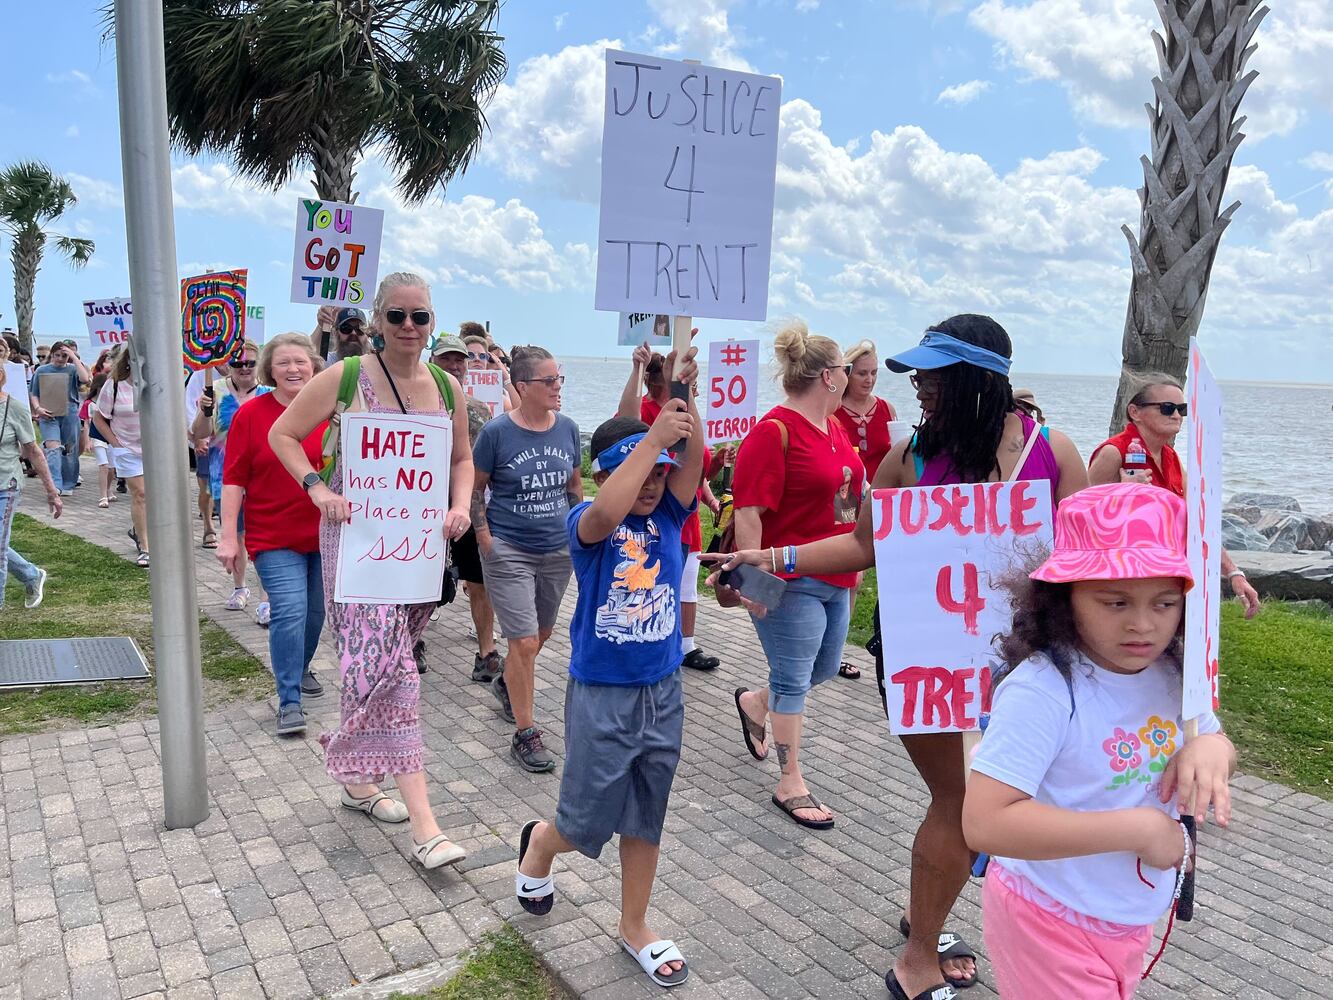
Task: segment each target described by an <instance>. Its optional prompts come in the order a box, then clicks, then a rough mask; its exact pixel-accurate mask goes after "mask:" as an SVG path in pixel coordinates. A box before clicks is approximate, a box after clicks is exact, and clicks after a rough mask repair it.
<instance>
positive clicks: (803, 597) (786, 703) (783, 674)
mask: <svg viewBox="0 0 1333 1000" xmlns="http://www.w3.org/2000/svg"><path fill="white" fill-rule="evenodd" d="M751 618H752V620H753V621H754V630H755V631H756V632H758V633H759V644H760V645H761V646H763V647H764V655H765V656H767V657H768V710H769V711H770V712H781V713H782V714H783V715H800V714H801V713H802V712H804V711H805V696H806V695H807V694H808V693H809V691H810V689H811V688H812V687H814V686H815V685H816V684H823V683H824V681H826V680H828V679H829V678H830V677H832V676H833V675H834V674H836V673H837V672H838V664H839V663H841V662H842V646H843V642H844V641H845V640H846V638H847V624H848V622H849V621H850V619H851V606H850V604H849V603H848V600H847V588H846V587H835V586H833V584H831V583H825V582H824V581H823V580H816V579H814V578H813V577H808V576H798V577H797V578H796V579H794V580H788V581H787V591H786V593H784V594H783V595H782V601H781V602H780V603H779V604H778V606H777V607H776V608H773V609H772V610H771V611H769V612H768V614H767V615H765V616H764V617H763V618H754V617H753V616H751Z"/></svg>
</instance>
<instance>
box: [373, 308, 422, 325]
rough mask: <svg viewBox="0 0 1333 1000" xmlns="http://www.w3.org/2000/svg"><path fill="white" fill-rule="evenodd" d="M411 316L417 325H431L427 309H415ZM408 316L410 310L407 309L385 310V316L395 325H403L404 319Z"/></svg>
mask: <svg viewBox="0 0 1333 1000" xmlns="http://www.w3.org/2000/svg"><path fill="white" fill-rule="evenodd" d="M411 316H412V322H413V323H414V324H416V325H417V326H430V312H429V311H427V310H425V309H413V310H412V313H411ZM407 317H408V312H407V310H406V309H386V310H384V318H385V319H387V320H388V321H389V322H390V323H392V324H393V325H394V326H402V325H403V321H404V320H405V319H407Z"/></svg>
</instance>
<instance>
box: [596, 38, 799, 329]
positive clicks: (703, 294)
mask: <svg viewBox="0 0 1333 1000" xmlns="http://www.w3.org/2000/svg"><path fill="white" fill-rule="evenodd" d="M781 103H782V82H781V81H780V80H778V79H777V78H776V77H768V76H756V75H755V74H753V73H738V72H735V71H732V70H723V69H717V68H715V67H712V66H701V65H699V64H697V63H686V62H678V61H676V60H674V59H661V58H658V57H657V56H645V55H634V54H631V53H628V52H617V51H615V50H613V49H608V50H607V52H606V102H605V111H604V124H603V131H602V197H601V219H600V225H599V229H598V241H597V293H596V307H597V308H598V309H606V310H609V311H611V312H652V313H663V314H667V315H676V316H696V317H697V316H708V317H712V318H715V319H752V320H763V319H765V318H767V313H768V268H769V258H770V256H771V252H772V242H773V190H774V184H775V178H776V176H777V149H778V109H779V107H780V105H781Z"/></svg>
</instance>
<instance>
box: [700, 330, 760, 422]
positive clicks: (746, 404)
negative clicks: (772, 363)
mask: <svg viewBox="0 0 1333 1000" xmlns="http://www.w3.org/2000/svg"><path fill="white" fill-rule="evenodd" d="M758 420H759V341H757V340H721V341H714V342H713V343H711V344H709V345H708V412H707V413H706V414H704V436H705V437H706V438H707V440H708V445H709V447H712V446H713V445H715V444H718V443H720V442H723V441H739V440H740V439H741V438H743V437H745V435H747V434H749V433H750V431H751V430H752V429H753V428H754V425H755V423H756V422H758Z"/></svg>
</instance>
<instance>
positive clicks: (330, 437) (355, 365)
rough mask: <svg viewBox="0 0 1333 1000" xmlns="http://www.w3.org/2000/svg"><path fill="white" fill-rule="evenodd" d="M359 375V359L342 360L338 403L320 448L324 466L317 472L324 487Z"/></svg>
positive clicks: (330, 471) (357, 357)
mask: <svg viewBox="0 0 1333 1000" xmlns="http://www.w3.org/2000/svg"><path fill="white" fill-rule="evenodd" d="M360 375H361V358H360V357H359V356H353V357H350V358H345V359H343V371H342V378H341V380H340V381H339V382H338V401H337V402H336V403H335V404H334V407H333V416H331V417H329V426H328V427H327V428H326V429H325V431H324V443H323V445H322V446H321V448H320V451H321V454H323V456H324V466H323V468H321V469H320V470H319V478H320V479H322V480H324V483H325V485H328V483H329V481H330V480H331V479H332V478H333V464H334V457H335V456H336V455H337V454H338V440H339V436H340V435H339V431H340V429H341V427H342V415H343V412H344V411H345V410H346V409H347V407H349V406H351V405H352V400H353V399H355V398H356V380H357V379H358V378H359V377H360Z"/></svg>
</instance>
